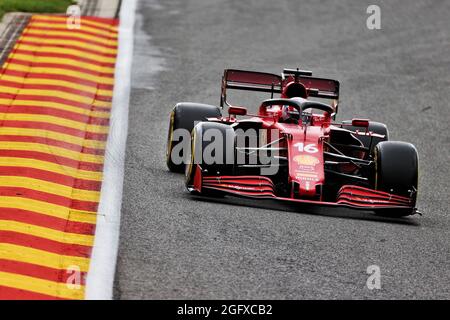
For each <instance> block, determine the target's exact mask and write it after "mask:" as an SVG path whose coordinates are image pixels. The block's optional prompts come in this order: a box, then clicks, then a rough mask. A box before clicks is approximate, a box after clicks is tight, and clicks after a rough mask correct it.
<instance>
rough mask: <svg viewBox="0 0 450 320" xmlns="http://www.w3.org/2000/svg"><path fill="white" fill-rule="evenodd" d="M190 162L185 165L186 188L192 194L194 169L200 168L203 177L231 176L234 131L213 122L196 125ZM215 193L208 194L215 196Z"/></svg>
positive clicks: (233, 160) (193, 131) (193, 132)
mask: <svg viewBox="0 0 450 320" xmlns="http://www.w3.org/2000/svg"><path fill="white" fill-rule="evenodd" d="M191 137H192V138H191V152H190V153H191V154H190V161H189V162H188V163H187V164H186V171H185V178H186V179H185V183H186V188H187V189H188V190H189V191H190V192H192V191H193V185H194V178H195V168H196V167H197V165H198V166H200V168H201V170H202V173H203V174H204V175H209V176H213V175H231V174H233V172H234V162H235V140H236V134H235V132H234V129H233V128H232V127H230V126H229V125H226V124H223V123H215V122H200V123H198V124H197V125H196V126H195V127H194V129H193V130H192V134H191ZM215 193H216V192H209V194H211V195H212V194H215Z"/></svg>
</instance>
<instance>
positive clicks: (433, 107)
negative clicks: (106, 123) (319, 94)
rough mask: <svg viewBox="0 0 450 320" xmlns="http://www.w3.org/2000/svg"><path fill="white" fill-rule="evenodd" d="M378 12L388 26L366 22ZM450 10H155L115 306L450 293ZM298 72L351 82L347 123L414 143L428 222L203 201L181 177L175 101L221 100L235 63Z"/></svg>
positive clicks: (132, 125)
mask: <svg viewBox="0 0 450 320" xmlns="http://www.w3.org/2000/svg"><path fill="white" fill-rule="evenodd" d="M370 4H378V5H379V6H380V8H381V30H368V29H367V28H366V19H367V17H368V14H367V13H366V8H367V6H368V5H370ZM448 16H450V2H448V1H437V0H436V1H382V2H380V1H376V3H372V2H367V3H365V2H364V1H339V2H338V1H321V2H320V3H319V2H317V1H308V2H304V1H295V0H280V1H270V0H258V1H256V0H253V1H242V0H227V1H219V0H190V1H184V0H173V1H161V2H156V1H143V0H141V1H140V4H139V8H138V17H137V18H138V21H137V24H136V29H135V36H136V37H135V53H134V64H133V75H132V93H131V95H132V96H131V104H130V119H129V121H130V122H129V134H128V145H127V154H126V168H125V185H124V198H123V207H122V222H121V223H122V224H121V239H120V249H119V259H118V266H117V273H116V280H115V298H117V299H143V298H145V299H176V298H181V299H197V298H198V299H207V298H211V299H216V298H217V299H251V298H254V299H266V298H269V299H272V298H273V299H301V298H304V299H312V298H318V299H329V298H331V299H346V298H352V299H381V298H384V299H410V298H414V299H415V298H421V299H422V298H423V299H429V298H446V299H448V298H450V268H449V262H450V241H449V239H450V231H449V230H450V217H449V211H448V208H449V206H450V200H449V195H450V188H449V182H448V180H449V178H450V170H449V167H450V166H449V159H450V151H449V150H450V138H449V136H450V135H449V133H448V128H449V123H450V111H449V110H450V109H449V106H448V102H449V101H450V90H449V87H450V73H449V65H450V40H449V37H450V35H449V30H450V22H449V21H450V20H449V19H448ZM297 66H300V67H303V68H305V69H311V70H313V71H314V73H315V75H318V76H324V77H332V78H337V79H338V80H340V81H341V93H342V95H341V104H340V114H339V115H338V119H340V120H344V119H351V118H352V117H354V116H355V117H357V116H359V117H369V118H371V119H372V120H377V121H381V122H385V123H386V124H387V125H388V127H389V128H390V136H391V140H403V141H409V142H412V143H413V144H415V145H416V147H417V149H418V151H419V154H420V181H419V188H420V193H419V201H418V206H419V208H420V209H421V210H422V211H423V212H424V215H423V216H422V217H419V216H414V217H409V218H405V219H397V220H394V219H386V218H380V217H376V216H373V215H372V214H370V213H360V212H357V213H354V212H350V211H347V210H345V211H339V212H330V211H322V212H304V211H302V210H300V209H298V210H295V208H278V207H273V206H269V208H266V207H261V206H259V205H257V204H256V206H255V203H254V202H253V203H251V201H247V202H246V201H245V200H227V201H226V203H215V202H209V201H202V200H199V199H194V198H192V197H191V196H189V195H188V194H187V192H186V191H185V189H184V182H183V176H182V175H179V174H173V173H170V172H168V170H167V168H166V165H165V161H164V152H165V144H166V132H167V128H168V114H169V112H170V110H171V108H172V107H173V105H174V104H175V103H176V102H179V101H196V102H203V103H210V104H217V103H218V101H219V93H220V80H221V76H222V72H223V69H224V68H243V69H250V70H260V71H268V72H274V73H279V72H280V71H281V69H282V68H283V67H297ZM255 103H256V102H255ZM245 204H249V205H252V204H253V206H245ZM369 265H378V266H379V267H380V270H381V289H380V290H369V289H368V288H367V287H366V280H367V277H368V276H369V275H368V274H367V273H366V269H367V267H368V266H369Z"/></svg>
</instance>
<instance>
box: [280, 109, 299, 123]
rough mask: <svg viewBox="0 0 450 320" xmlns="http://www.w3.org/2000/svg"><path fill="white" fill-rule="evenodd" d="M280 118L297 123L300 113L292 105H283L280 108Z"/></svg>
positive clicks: (283, 120)
mask: <svg viewBox="0 0 450 320" xmlns="http://www.w3.org/2000/svg"><path fill="white" fill-rule="evenodd" d="M280 118H281V120H282V122H286V123H298V121H299V120H300V113H299V112H298V110H297V109H295V108H294V107H292V106H289V105H284V106H282V108H281V117H280Z"/></svg>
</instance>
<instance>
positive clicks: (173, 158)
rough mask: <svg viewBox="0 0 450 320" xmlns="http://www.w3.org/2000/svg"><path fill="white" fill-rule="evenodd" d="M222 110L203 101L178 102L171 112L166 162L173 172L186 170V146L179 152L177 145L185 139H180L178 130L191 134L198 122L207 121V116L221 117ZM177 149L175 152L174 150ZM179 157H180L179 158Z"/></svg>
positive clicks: (187, 134)
mask: <svg viewBox="0 0 450 320" xmlns="http://www.w3.org/2000/svg"><path fill="white" fill-rule="evenodd" d="M221 116H222V114H221V111H220V109H219V108H218V107H216V106H211V105H207V104H202V103H191V102H182V103H177V104H176V105H175V107H174V108H173V110H172V112H171V113H170V122H169V132H168V135H167V148H166V163H167V167H168V168H169V170H170V171H172V172H184V169H185V163H184V159H185V155H184V150H185V148H181V149H180V152H179V153H178V152H177V149H178V148H177V146H178V147H180V146H179V144H180V143H182V142H183V141H184V139H181V141H179V140H178V138H181V136H180V137H177V136H176V134H175V133H176V130H180V129H182V130H184V132H180V133H185V135H186V136H189V135H190V133H191V131H192V129H193V128H194V125H195V123H196V122H199V121H207V118H218V117H221ZM174 151H175V152H174ZM177 157H178V158H177Z"/></svg>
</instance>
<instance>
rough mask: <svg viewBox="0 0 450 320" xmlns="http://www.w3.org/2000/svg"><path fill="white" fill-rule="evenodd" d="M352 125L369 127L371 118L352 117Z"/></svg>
mask: <svg viewBox="0 0 450 320" xmlns="http://www.w3.org/2000/svg"><path fill="white" fill-rule="evenodd" d="M352 126H354V127H363V128H368V127H369V120H368V119H352Z"/></svg>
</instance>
